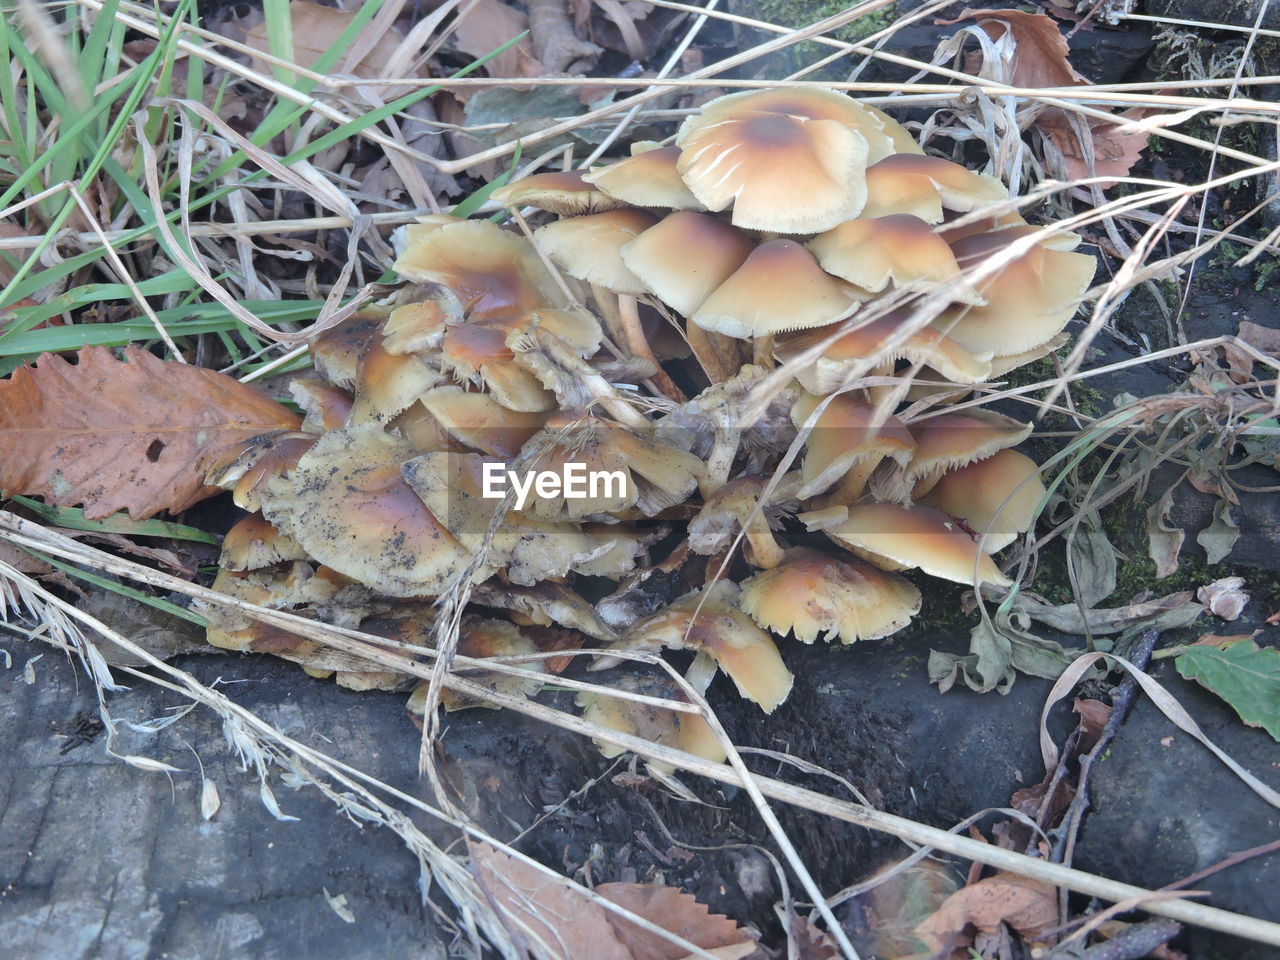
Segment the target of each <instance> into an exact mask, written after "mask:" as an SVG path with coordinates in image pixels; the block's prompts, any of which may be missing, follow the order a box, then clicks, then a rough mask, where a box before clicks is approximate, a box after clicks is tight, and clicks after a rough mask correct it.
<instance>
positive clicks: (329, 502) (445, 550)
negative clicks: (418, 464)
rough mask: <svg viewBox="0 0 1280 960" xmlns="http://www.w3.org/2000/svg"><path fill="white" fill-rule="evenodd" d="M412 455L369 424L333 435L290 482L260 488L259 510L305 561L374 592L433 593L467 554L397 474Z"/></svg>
mask: <svg viewBox="0 0 1280 960" xmlns="http://www.w3.org/2000/svg"><path fill="white" fill-rule="evenodd" d="M416 454H417V451H416V450H414V449H413V447H411V446H410V445H409V444H408V443H407V442H405V441H404V440H400V439H397V438H395V437H392V436H390V435H389V434H387V433H385V432H383V430H382V428H381V427H379V426H377V425H375V424H366V425H363V426H359V427H351V428H347V429H344V430H332V431H330V432H329V433H326V434H325V435H324V436H323V437H321V438H320V439H319V440H318V441H316V443H315V446H313V447H312V448H311V449H310V450H308V451H307V453H305V454H304V455H303V456H302V458H301V459H300V460H299V461H298V465H297V467H296V468H295V469H294V471H293V475H292V477H291V478H290V479H288V480H286V479H281V478H277V479H273V480H272V481H270V482H269V483H268V484H267V488H266V490H265V491H264V493H263V498H262V499H263V504H262V510H263V513H264V515H265V516H266V517H267V519H268V520H270V521H271V522H272V523H273V524H275V525H276V526H277V527H279V528H280V529H282V530H284V531H285V532H286V533H289V534H290V535H291V536H293V537H294V539H296V540H297V541H298V543H300V544H301V545H302V547H303V549H305V550H306V551H307V553H308V554H309V555H310V556H312V557H314V558H315V559H316V560H319V561H320V562H321V563H324V564H327V565H328V566H330V567H333V568H334V569H335V570H337V571H338V572H339V573H342V574H344V575H346V576H348V577H351V578H352V579H354V580H358V581H359V582H360V583H363V584H365V585H367V586H369V587H371V588H372V589H374V590H376V591H377V592H379V593H383V594H386V595H389V596H395V597H412V596H436V595H438V594H440V593H441V592H443V591H444V589H445V588H446V587H448V586H449V584H450V583H451V582H452V581H453V579H454V577H455V576H456V575H457V574H458V572H459V571H460V570H462V569H463V568H465V567H466V566H467V564H468V563H469V562H470V560H471V555H470V553H469V552H468V551H467V550H466V549H464V548H463V546H462V545H461V544H460V543H458V542H457V540H455V539H454V538H453V536H452V535H451V534H450V533H449V531H448V530H447V529H445V528H444V527H443V526H442V525H441V524H440V523H439V522H437V520H436V518H435V517H434V516H432V515H431V512H430V511H429V510H428V509H427V507H426V505H425V504H423V502H422V500H421V499H420V498H419V497H418V496H417V494H415V493H414V492H413V490H411V489H410V488H409V486H408V485H407V484H406V483H405V482H404V479H403V478H402V477H401V475H400V465H401V463H402V462H403V461H404V460H406V459H408V458H410V457H413V456H414V455H416ZM491 572H492V571H491V570H484V571H478V572H477V576H478V577H479V578H480V579H483V578H484V577H485V576H487V575H488V574H489V573H491Z"/></svg>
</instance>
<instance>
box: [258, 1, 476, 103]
mask: <svg viewBox="0 0 1280 960" xmlns="http://www.w3.org/2000/svg"><path fill="white" fill-rule="evenodd" d="M354 18H355V13H354V12H349V11H346V10H335V9H333V8H332V7H322V6H321V5H320V4H318V3H311V2H310V0H293V2H292V3H290V4H289V22H290V24H291V26H292V32H293V62H294V63H296V64H297V65H298V66H300V67H310V66H312V65H313V64H314V63H315V62H316V61H317V60H319V59H320V57H321V55H322V54H325V53H328V52H329V51H330V50H332V49H333V46H334V45H335V44H336V43H337V42H338V40H339V38H340V37H341V36H342V32H343V31H344V30H346V29H347V27H349V26H350V25H351V21H352V20H353V19H354ZM267 30H268V27H267V24H266V22H265V21H264V22H263V23H259V24H257V25H256V26H254V27H253V28H252V29H251V30H249V32H248V34H246V36H245V41H244V42H245V44H247V45H248V46H250V47H252V48H253V49H255V50H260V51H262V52H263V53H266V52H267V51H268V50H269V49H270V47H269V46H268V42H267ZM365 30H366V32H367V30H368V28H367V27H366V28H365ZM401 39H402V37H401V36H400V32H399V31H398V30H395V29H394V28H393V29H390V30H387V31H386V32H385V33H382V34H380V35H379V36H378V38H377V40H376V41H374V43H373V45H372V46H371V47H370V49H369V50H368V51H367V52H366V53H365V54H364V55H363V56H362V57H360V59H359V61H358V62H357V63H355V64H352V65H351V66H348V67H345V68H344V67H343V66H342V64H343V59H342V58H339V60H338V67H336V68H335V69H342V70H343V72H347V73H351V74H354V75H355V76H357V77H363V78H365V79H371V78H373V77H376V76H378V75H379V73H380V72H381V70H382V67H383V65H384V64H386V63H387V62H388V61H390V60H391V56H392V54H394V53H395V51H396V48H398V47H399V46H400V41H401ZM356 43H357V44H358V43H360V38H359V37H357V39H356ZM497 45H498V44H494V46H497ZM486 52H487V51H486ZM254 69H255V70H259V71H261V72H263V73H269V72H270V67H269V65H268V64H267V63H266V61H263V60H257V59H255V60H254ZM395 96H396V94H394V93H392V94H388V95H387V99H388V100H391V99H394V97H395Z"/></svg>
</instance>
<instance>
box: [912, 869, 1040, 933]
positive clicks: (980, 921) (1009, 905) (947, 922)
mask: <svg viewBox="0 0 1280 960" xmlns="http://www.w3.org/2000/svg"><path fill="white" fill-rule="evenodd" d="M1057 922H1058V900H1057V897H1056V896H1055V894H1054V889H1053V887H1050V886H1048V885H1047V884H1043V883H1038V882H1036V881H1034V880H1029V879H1027V878H1025V877H1019V876H1016V875H1014V874H1012V873H997V874H995V875H994V876H992V877H988V878H987V879H986V880H980V881H978V882H977V883H974V884H971V885H969V886H967V887H963V888H962V889H960V890H957V891H956V892H955V893H953V894H952V895H951V896H950V897H948V898H947V899H946V901H945V902H944V903H943V904H942V906H941V907H940V908H939V909H938V911H937V912H936V913H934V914H933V916H931V917H929V918H927V919H926V920H925V921H924V922H923V923H921V924H920V925H919V926H918V927H917V928H916V933H917V934H918V935H919V936H920V937H921V939H923V940H924V941H925V942H926V943H927V944H928V945H929V946H930V948H931V949H932V950H933V951H934V952H935V953H936V952H938V951H942V950H950V949H955V948H956V947H960V946H962V945H964V944H967V943H968V942H969V940H970V939H971V938H970V937H969V936H968V935H967V934H966V932H965V928H966V927H968V926H970V925H972V926H974V927H976V928H977V929H978V931H979V932H980V933H995V932H997V931H998V930H999V928H1000V924H1002V923H1006V924H1008V925H1009V926H1010V927H1012V928H1013V929H1014V930H1016V931H1017V932H1018V933H1019V934H1021V935H1022V936H1023V937H1026V938H1027V939H1035V938H1036V937H1037V936H1038V935H1039V934H1040V933H1041V932H1043V931H1044V930H1047V929H1049V928H1050V927H1052V926H1055V925H1056V924H1057Z"/></svg>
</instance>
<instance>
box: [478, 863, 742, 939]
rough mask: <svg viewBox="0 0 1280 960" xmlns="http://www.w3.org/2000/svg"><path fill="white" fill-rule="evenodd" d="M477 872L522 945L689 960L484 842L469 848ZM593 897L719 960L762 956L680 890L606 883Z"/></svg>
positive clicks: (579, 891)
mask: <svg viewBox="0 0 1280 960" xmlns="http://www.w3.org/2000/svg"><path fill="white" fill-rule="evenodd" d="M471 868H472V871H473V873H474V874H475V876H476V879H477V880H478V881H479V883H480V885H481V886H482V887H483V888H484V890H485V892H486V893H487V894H488V895H489V897H490V900H491V902H492V903H493V904H494V905H495V906H496V907H497V908H498V910H499V911H500V913H501V914H502V915H503V917H504V919H505V921H506V926H507V930H508V932H509V933H510V935H511V938H512V939H513V940H514V941H515V942H516V943H517V944H520V943H522V942H523V943H525V944H531V943H532V942H533V941H534V940H537V941H539V942H540V943H541V944H542V947H543V949H544V952H545V953H546V954H547V955H548V956H551V957H555V958H560V960H578V958H581V957H591V958H592V960H683V958H685V957H688V956H689V952H688V951H687V950H685V949H683V948H681V947H679V946H677V945H676V944H673V943H670V942H669V941H667V940H666V939H664V938H662V937H660V936H658V935H657V934H654V933H650V932H649V931H647V930H644V929H642V928H640V927H638V926H637V925H635V924H634V923H632V922H631V921H629V920H627V919H625V918H624V917H621V916H619V915H617V914H614V913H612V912H610V911H608V910H606V909H605V908H604V907H602V906H601V905H600V904H599V903H597V902H595V901H594V900H593V899H592V897H591V892H590V891H588V890H587V889H585V888H584V887H581V886H579V885H578V884H576V883H573V882H572V881H570V880H568V879H566V878H557V877H551V876H548V875H547V874H546V873H545V872H543V871H541V870H538V869H537V868H535V867H532V866H530V865H529V864H527V863H525V862H524V861H523V860H518V859H516V858H515V857H512V856H510V855H508V854H506V853H503V852H502V851H500V850H498V849H496V848H494V847H492V846H490V845H488V844H486V843H481V842H474V843H472V844H471ZM595 892H596V893H597V894H599V895H600V896H601V897H604V898H605V899H607V900H609V901H610V902H612V903H615V904H617V905H618V906H620V907H624V908H625V909H627V910H630V911H631V912H632V913H635V914H637V915H638V916H641V917H644V918H645V919H646V920H648V921H650V922H651V923H654V924H656V925H658V926H660V927H662V928H663V929H664V930H669V931H670V932H672V933H673V934H676V935H677V936H680V937H683V938H684V939H685V940H687V941H688V942H690V943H692V944H694V945H695V946H698V947H700V948H702V949H703V950H707V951H708V952H711V953H713V954H714V955H715V956H717V957H722V958H725V960H744V958H746V957H750V956H753V955H755V954H756V953H757V947H756V944H755V941H754V940H753V939H752V938H751V937H750V936H749V935H748V934H747V932H746V931H744V930H742V929H741V928H740V927H739V926H738V925H737V924H736V923H735V922H734V921H732V920H730V919H729V918H727V917H723V916H718V915H715V914H712V913H711V912H710V911H709V910H708V909H707V907H706V906H704V905H703V904H701V903H698V901H697V900H695V899H694V898H693V897H692V896H691V895H690V894H687V893H682V892H681V891H679V890H677V889H675V888H674V887H664V886H658V885H655V884H644V883H606V884H602V885H601V886H599V887H597V888H596V891H595Z"/></svg>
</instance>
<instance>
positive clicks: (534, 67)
mask: <svg viewBox="0 0 1280 960" xmlns="http://www.w3.org/2000/svg"><path fill="white" fill-rule="evenodd" d="M528 29H529V18H528V17H527V16H525V15H524V14H523V13H520V12H519V11H518V10H515V9H513V8H511V7H508V6H507V5H506V4H505V3H499V2H498V0H478V2H477V3H475V4H473V5H471V6H470V7H469V8H468V12H467V14H466V15H465V16H464V17H463V18H462V19H461V20H460V21H459V22H458V27H457V29H456V30H455V31H454V34H453V37H454V43H455V44H457V47H458V50H459V52H461V53H465V54H466V55H467V56H469V57H477V58H478V57H483V56H484V55H485V54H486V53H492V52H493V51H494V50H496V49H498V47H500V46H502V45H503V44H504V43H506V42H507V41H508V40H510V39H511V38H512V37H514V36H516V35H517V34H520V33H524V32H525V31H526V30H528ZM484 68H485V70H486V71H488V73H489V76H491V77H540V76H542V75H543V73H544V71H543V69H542V64H541V63H540V62H539V61H538V58H537V57H536V56H534V53H533V44H532V43H531V42H530V40H529V38H528V37H527V36H526V37H524V38H523V39H521V41H520V42H519V43H517V44H516V45H515V46H513V47H511V48H510V49H508V50H504V51H502V53H500V54H498V55H497V56H496V57H494V58H493V59H492V60H490V61H489V62H488V63H486V64H485V66H484ZM469 92H470V91H469ZM456 95H457V96H458V97H459V99H462V100H467V99H469V97H468V96H467V94H466V93H464V92H462V91H456Z"/></svg>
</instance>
